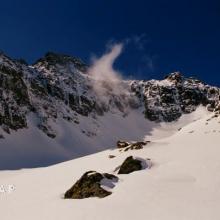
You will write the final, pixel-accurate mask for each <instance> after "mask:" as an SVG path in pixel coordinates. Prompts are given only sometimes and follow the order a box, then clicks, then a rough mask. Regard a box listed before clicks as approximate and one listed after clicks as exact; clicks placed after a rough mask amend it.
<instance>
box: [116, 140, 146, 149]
mask: <svg viewBox="0 0 220 220" xmlns="http://www.w3.org/2000/svg"><path fill="white" fill-rule="evenodd" d="M148 143H150V141H139V142H132V143H129V142H126V141H118V142H117V147H118V148H119V149H120V150H122V149H123V151H128V150H140V149H142V148H143V146H145V145H147V144H148Z"/></svg>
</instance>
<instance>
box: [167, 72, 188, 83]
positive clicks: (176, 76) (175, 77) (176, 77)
mask: <svg viewBox="0 0 220 220" xmlns="http://www.w3.org/2000/svg"><path fill="white" fill-rule="evenodd" d="M165 79H167V80H169V81H171V82H174V83H181V82H182V81H183V79H184V77H183V75H182V73H180V72H174V73H170V74H169V75H168V76H166V77H165Z"/></svg>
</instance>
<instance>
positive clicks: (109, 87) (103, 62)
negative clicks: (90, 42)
mask: <svg viewBox="0 0 220 220" xmlns="http://www.w3.org/2000/svg"><path fill="white" fill-rule="evenodd" d="M122 50H123V44H122V43H118V44H114V45H112V46H111V47H110V49H109V50H108V51H107V53H105V54H104V55H103V56H101V57H100V58H99V59H97V58H95V59H93V64H92V66H91V67H90V68H89V72H88V73H89V75H90V76H92V78H93V79H94V83H93V84H94V85H93V87H94V90H95V92H96V93H97V95H98V96H99V97H100V98H102V99H103V98H104V97H103V96H105V95H107V94H110V93H112V94H115V95H120V94H124V93H125V92H126V90H125V88H123V85H122V84H123V83H122V81H121V80H122V77H121V74H120V72H118V71H116V70H114V68H113V64H114V62H115V60H116V59H117V57H118V56H119V55H120V54H121V52H122Z"/></svg>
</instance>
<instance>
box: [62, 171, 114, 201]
mask: <svg viewBox="0 0 220 220" xmlns="http://www.w3.org/2000/svg"><path fill="white" fill-rule="evenodd" d="M117 180H118V178H117V177H116V176H114V175H112V174H108V173H104V174H101V173H98V172H96V171H88V172H86V173H85V174H83V176H82V177H81V178H80V179H79V180H78V181H77V182H76V183H75V184H74V185H73V186H72V187H71V188H70V189H69V190H67V191H66V193H65V195H64V198H65V199H84V198H89V197H99V198H104V197H106V196H109V195H111V194H112V192H110V191H107V190H105V189H104V188H102V185H104V186H105V185H106V186H107V187H109V186H110V187H114V182H117Z"/></svg>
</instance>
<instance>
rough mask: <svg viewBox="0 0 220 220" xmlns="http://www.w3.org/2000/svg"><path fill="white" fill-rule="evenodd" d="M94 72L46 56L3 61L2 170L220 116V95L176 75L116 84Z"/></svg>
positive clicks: (0, 108) (81, 64)
mask: <svg viewBox="0 0 220 220" xmlns="http://www.w3.org/2000/svg"><path fill="white" fill-rule="evenodd" d="M89 70H90V67H89V66H88V65H86V64H85V63H84V62H83V61H81V60H80V59H78V58H75V57H71V56H67V55H60V54H55V53H47V54H46V55H45V57H43V58H41V59H39V60H38V61H37V62H36V63H35V64H33V65H31V66H29V65H27V64H26V63H25V62H23V61H17V60H13V59H11V58H9V57H8V56H6V55H4V54H3V53H1V54H0V149H1V154H0V169H18V168H24V167H38V166H46V165H50V164H53V163H57V162H61V161H65V160H68V159H72V158H76V157H79V156H83V155H87V154H90V153H94V152H97V151H101V150H104V149H107V148H110V147H112V146H114V144H115V142H116V141H117V140H118V139H125V140H129V139H133V140H140V139H142V138H143V137H144V136H145V135H148V134H151V133H152V131H154V130H164V131H166V130H168V128H169V127H170V126H171V125H170V123H171V124H175V122H176V121H177V120H178V119H180V118H181V117H187V118H191V117H192V116H191V114H189V113H193V112H194V113H195V110H197V109H198V107H199V106H204V108H206V109H208V110H209V111H211V112H213V111H217V110H218V109H219V95H220V90H219V88H217V87H213V86H209V85H207V84H205V83H203V82H201V81H199V80H197V79H194V78H184V77H183V76H182V75H181V74H180V73H179V72H175V73H171V74H170V75H168V76H167V77H166V78H165V79H163V80H150V81H143V80H141V81H139V80H133V81H130V80H118V81H117V82H115V81H111V80H104V79H101V80H100V79H99V78H97V77H94V76H93V75H92V74H89V73H90V71H89ZM97 86H98V88H97ZM189 121H190V120H189ZM168 122H169V123H168ZM177 124H178V123H177ZM167 126H168V127H167ZM176 129H177V128H176ZM168 133H169V132H168ZM155 137H156V136H155ZM8 161H12V162H10V163H8Z"/></svg>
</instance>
